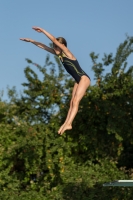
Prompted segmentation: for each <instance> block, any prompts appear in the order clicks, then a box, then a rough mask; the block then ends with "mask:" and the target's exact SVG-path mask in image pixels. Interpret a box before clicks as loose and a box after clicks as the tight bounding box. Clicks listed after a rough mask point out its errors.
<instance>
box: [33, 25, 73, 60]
mask: <svg viewBox="0 0 133 200" xmlns="http://www.w3.org/2000/svg"><path fill="white" fill-rule="evenodd" d="M32 28H33V29H34V30H35V31H37V32H39V33H44V34H45V35H46V36H47V37H48V38H49V39H50V40H51V41H52V42H53V43H54V44H55V45H57V46H58V47H59V48H60V49H61V50H62V51H63V52H64V53H65V54H66V56H67V57H68V58H70V59H75V57H74V55H73V54H72V53H71V52H70V51H69V50H68V48H67V47H66V46H65V45H64V44H61V43H60V42H58V40H56V38H55V37H54V36H53V35H52V34H50V33H48V32H47V31H45V30H44V29H42V28H40V27H35V26H34V27H32Z"/></svg>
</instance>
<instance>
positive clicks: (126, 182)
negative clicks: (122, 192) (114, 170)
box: [103, 180, 133, 187]
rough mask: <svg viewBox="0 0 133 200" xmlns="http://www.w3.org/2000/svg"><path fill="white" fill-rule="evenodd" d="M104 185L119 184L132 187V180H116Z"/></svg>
mask: <svg viewBox="0 0 133 200" xmlns="http://www.w3.org/2000/svg"><path fill="white" fill-rule="evenodd" d="M103 186H104V187H106V186H107V187H110V186H119V187H133V180H116V181H112V182H108V183H104V184H103Z"/></svg>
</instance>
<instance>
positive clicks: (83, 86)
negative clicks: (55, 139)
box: [61, 76, 90, 135]
mask: <svg viewBox="0 0 133 200" xmlns="http://www.w3.org/2000/svg"><path fill="white" fill-rule="evenodd" d="M89 85H90V79H89V78H88V77H87V76H82V77H81V80H80V82H79V85H78V88H77V90H76V93H75V96H74V98H73V104H72V105H73V106H72V109H71V113H70V116H69V119H68V120H67V122H66V124H65V125H64V126H63V128H62V130H61V135H62V134H63V133H64V131H65V130H70V129H72V122H73V120H74V118H75V116H76V114H77V112H78V106H79V102H80V100H81V99H82V97H83V96H84V94H85V92H86V90H87V88H88V87H89Z"/></svg>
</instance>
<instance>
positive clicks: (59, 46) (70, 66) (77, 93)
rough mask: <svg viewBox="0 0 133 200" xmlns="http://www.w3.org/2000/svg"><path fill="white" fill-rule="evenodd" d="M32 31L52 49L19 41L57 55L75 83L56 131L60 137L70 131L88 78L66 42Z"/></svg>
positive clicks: (42, 31) (40, 31) (47, 34)
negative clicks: (64, 113) (47, 41)
mask: <svg viewBox="0 0 133 200" xmlns="http://www.w3.org/2000/svg"><path fill="white" fill-rule="evenodd" d="M33 29H34V30H35V31H37V32H39V33H44V34H45V35H46V36H47V37H48V38H49V39H50V40H51V41H52V42H53V48H50V47H47V46H46V45H44V44H42V43H40V42H36V41H34V40H32V39H28V38H20V40H23V41H26V42H31V43H33V44H35V45H37V46H38V47H40V48H42V49H44V50H46V51H48V52H50V53H52V54H54V55H57V56H58V57H59V58H60V60H61V62H62V64H63V66H64V67H65V69H66V71H67V72H68V73H69V74H70V75H71V76H72V77H73V78H74V79H75V81H76V83H75V84H74V88H73V92H72V98H71V101H70V108H69V110H68V114H67V117H66V120H65V122H64V124H63V125H62V126H61V127H60V129H59V130H58V134H60V135H62V134H63V133H64V132H65V131H66V130H70V129H72V122H73V120H74V118H75V116H76V114H77V112H78V107H79V102H80V100H81V99H82V97H83V96H84V94H85V92H86V90H87V88H88V87H89V85H90V78H89V76H88V75H87V74H86V73H85V72H84V71H83V70H82V69H81V67H80V65H79V63H78V61H77V59H76V58H75V56H74V55H73V54H72V53H71V52H70V50H69V49H68V48H67V42H66V40H65V39H64V38H62V37H58V38H55V37H54V36H53V35H51V34H50V33H48V32H47V31H46V30H44V29H42V28H40V27H33Z"/></svg>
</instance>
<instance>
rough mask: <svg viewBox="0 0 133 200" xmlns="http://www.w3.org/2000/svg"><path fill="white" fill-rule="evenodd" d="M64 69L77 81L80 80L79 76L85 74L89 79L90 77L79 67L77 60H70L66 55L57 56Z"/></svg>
mask: <svg viewBox="0 0 133 200" xmlns="http://www.w3.org/2000/svg"><path fill="white" fill-rule="evenodd" d="M59 58H60V60H61V62H62V64H63V66H64V67H65V69H66V71H67V72H68V73H69V74H70V75H71V76H72V77H73V78H74V79H75V81H76V82H77V83H79V82H80V79H81V76H83V75H85V76H87V77H88V78H89V79H90V77H89V76H88V75H87V74H86V73H85V72H84V71H83V70H82V69H81V67H80V65H79V63H78V61H77V60H71V59H69V58H67V57H66V56H59Z"/></svg>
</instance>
